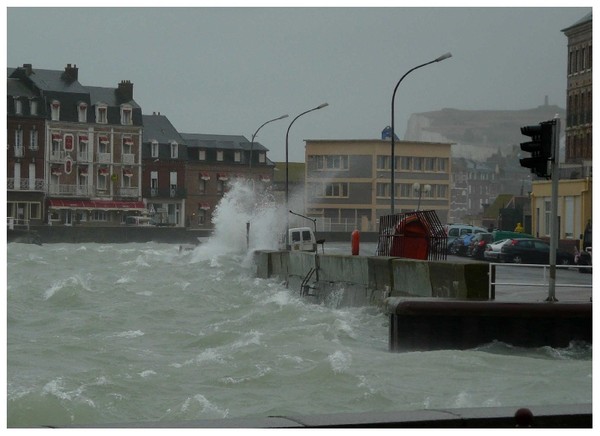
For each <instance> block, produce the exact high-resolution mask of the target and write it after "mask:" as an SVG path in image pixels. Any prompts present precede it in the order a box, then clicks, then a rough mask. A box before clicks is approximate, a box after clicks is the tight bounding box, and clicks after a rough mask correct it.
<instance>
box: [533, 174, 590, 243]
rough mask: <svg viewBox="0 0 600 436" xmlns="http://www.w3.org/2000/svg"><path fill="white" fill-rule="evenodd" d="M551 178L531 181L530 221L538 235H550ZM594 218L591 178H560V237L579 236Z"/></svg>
mask: <svg viewBox="0 0 600 436" xmlns="http://www.w3.org/2000/svg"><path fill="white" fill-rule="evenodd" d="M551 198H552V182H550V181H537V182H533V183H532V192H531V223H532V228H533V233H534V235H535V236H538V237H546V236H550V221H551V216H552V215H551ZM591 218H592V179H591V178H585V179H573V180H560V183H559V185H558V222H559V226H558V227H559V239H561V240H564V239H574V240H579V239H580V237H581V235H582V234H583V232H584V230H585V226H586V225H587V223H588V221H590V220H591Z"/></svg>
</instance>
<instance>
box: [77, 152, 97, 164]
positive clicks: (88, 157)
mask: <svg viewBox="0 0 600 436" xmlns="http://www.w3.org/2000/svg"><path fill="white" fill-rule="evenodd" d="M92 161H93V156H92V154H91V153H89V152H87V151H85V152H82V153H77V162H92Z"/></svg>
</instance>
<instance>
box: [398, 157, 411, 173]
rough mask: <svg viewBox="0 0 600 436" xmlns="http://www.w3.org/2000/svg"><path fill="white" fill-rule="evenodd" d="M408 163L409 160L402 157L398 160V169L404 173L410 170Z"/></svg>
mask: <svg viewBox="0 0 600 436" xmlns="http://www.w3.org/2000/svg"><path fill="white" fill-rule="evenodd" d="M410 161H411V158H410V157H408V156H402V157H401V158H400V169H401V170H404V171H408V170H410Z"/></svg>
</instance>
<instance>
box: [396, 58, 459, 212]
mask: <svg viewBox="0 0 600 436" xmlns="http://www.w3.org/2000/svg"><path fill="white" fill-rule="evenodd" d="M449 57H452V54H451V53H450V52H448V53H446V54H443V55H441V56H440V57H438V58H436V59H434V60H432V61H429V62H426V63H424V64H422V65H418V66H416V67H414V68H412V69H410V70H408V71H407V72H406V74H404V76H402V77H401V78H400V80H398V83H396V87H395V88H394V93H393V94H392V132H391V133H392V153H391V154H392V162H391V166H392V176H391V185H392V186H391V187H390V195H391V199H390V209H391V214H392V215H393V214H394V203H395V197H396V193H395V192H394V191H395V187H394V185H395V182H396V181H395V172H396V164H395V156H394V148H395V146H396V142H395V135H396V134H395V132H394V99H395V98H396V91H397V90H398V86H399V85H400V82H402V80H403V79H404V78H405V77H406V76H408V75H409V73H411V72H413V71H414V70H416V69H418V68H421V67H424V66H426V65H429V64H433V63H435V62H441V61H443V60H444V59H448V58H449Z"/></svg>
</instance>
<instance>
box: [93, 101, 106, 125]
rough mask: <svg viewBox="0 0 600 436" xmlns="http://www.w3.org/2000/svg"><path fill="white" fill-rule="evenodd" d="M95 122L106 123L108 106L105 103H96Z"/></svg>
mask: <svg viewBox="0 0 600 436" xmlns="http://www.w3.org/2000/svg"><path fill="white" fill-rule="evenodd" d="M96 123H98V124H106V123H108V107H107V106H106V105H105V104H99V105H96Z"/></svg>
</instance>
